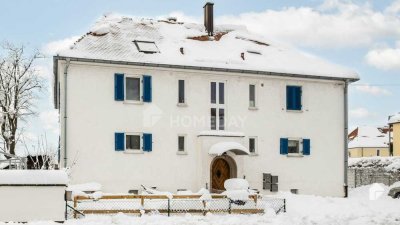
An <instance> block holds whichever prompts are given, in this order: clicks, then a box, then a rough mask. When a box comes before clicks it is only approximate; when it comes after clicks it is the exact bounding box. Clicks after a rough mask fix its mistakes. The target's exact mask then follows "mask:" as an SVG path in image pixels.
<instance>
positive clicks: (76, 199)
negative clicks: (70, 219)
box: [74, 196, 78, 219]
mask: <svg viewBox="0 0 400 225" xmlns="http://www.w3.org/2000/svg"><path fill="white" fill-rule="evenodd" d="M77 205H78V196H74V209H76V207H77ZM74 219H76V211H75V210H74Z"/></svg>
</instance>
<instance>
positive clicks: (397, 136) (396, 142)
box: [392, 123, 400, 156]
mask: <svg viewBox="0 0 400 225" xmlns="http://www.w3.org/2000/svg"><path fill="white" fill-rule="evenodd" d="M392 135H393V156H400V123H395V124H393V133H392Z"/></svg>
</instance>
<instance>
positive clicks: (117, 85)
mask: <svg viewBox="0 0 400 225" xmlns="http://www.w3.org/2000/svg"><path fill="white" fill-rule="evenodd" d="M114 99H115V101H123V100H124V74H121V73H116V74H114Z"/></svg>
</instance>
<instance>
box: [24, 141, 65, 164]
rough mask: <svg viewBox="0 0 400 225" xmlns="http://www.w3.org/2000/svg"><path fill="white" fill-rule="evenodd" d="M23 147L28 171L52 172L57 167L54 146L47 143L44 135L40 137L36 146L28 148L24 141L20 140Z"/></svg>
mask: <svg viewBox="0 0 400 225" xmlns="http://www.w3.org/2000/svg"><path fill="white" fill-rule="evenodd" d="M22 142H23V144H24V146H25V152H26V157H27V166H28V169H38V170H52V169H55V168H56V166H57V162H58V159H57V156H58V154H57V151H56V149H55V148H54V146H52V145H49V144H48V142H47V136H46V134H44V135H40V136H39V137H38V139H37V144H36V145H32V146H31V147H28V145H27V144H26V142H25V140H24V139H23V140H22Z"/></svg>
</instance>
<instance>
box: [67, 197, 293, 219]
mask: <svg viewBox="0 0 400 225" xmlns="http://www.w3.org/2000/svg"><path fill="white" fill-rule="evenodd" d="M73 209H74V211H72V213H73V216H74V217H75V218H76V217H77V216H79V215H80V213H82V214H83V215H84V214H116V213H126V214H138V215H143V214H145V213H164V214H168V216H169V215H170V214H176V213H193V214H202V215H206V214H207V213H209V212H210V213H228V214H234V213H235V214H258V213H264V212H266V210H271V211H274V213H280V212H285V211H286V202H285V199H279V198H271V197H265V196H261V195H250V196H248V199H247V200H234V199H230V198H228V197H227V196H226V195H214V194H213V195H210V194H208V195H207V196H205V195H171V196H167V195H87V196H75V197H74V198H73ZM75 210H76V211H75Z"/></svg>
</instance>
